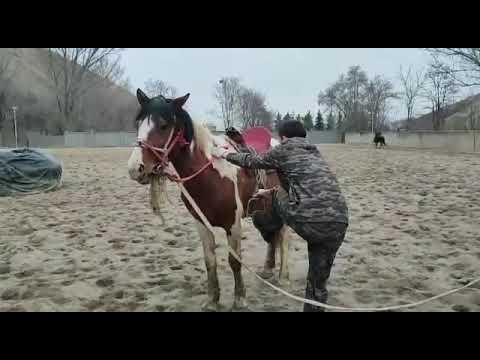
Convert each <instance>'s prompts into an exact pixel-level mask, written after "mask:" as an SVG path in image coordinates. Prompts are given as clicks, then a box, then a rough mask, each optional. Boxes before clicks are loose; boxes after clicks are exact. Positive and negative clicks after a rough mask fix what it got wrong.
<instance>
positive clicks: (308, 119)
mask: <svg viewBox="0 0 480 360" xmlns="http://www.w3.org/2000/svg"><path fill="white" fill-rule="evenodd" d="M303 126H305V130H307V131H310V130H312V129H313V117H312V114H310V111H309V112H308V113H307V114H306V115H305V116H304V117H303Z"/></svg>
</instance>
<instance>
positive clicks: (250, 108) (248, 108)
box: [237, 87, 271, 129]
mask: <svg viewBox="0 0 480 360" xmlns="http://www.w3.org/2000/svg"><path fill="white" fill-rule="evenodd" d="M237 107H238V117H239V123H240V124H241V125H242V127H243V128H244V129H246V128H249V127H254V126H264V125H265V123H268V125H269V126H270V125H271V124H270V113H269V111H268V110H267V107H266V105H265V96H264V95H262V94H261V93H260V92H258V91H256V90H254V89H249V88H243V87H242V88H241V89H240V91H239V95H238V101H237Z"/></svg>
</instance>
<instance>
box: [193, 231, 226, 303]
mask: <svg viewBox="0 0 480 360" xmlns="http://www.w3.org/2000/svg"><path fill="white" fill-rule="evenodd" d="M197 229H198V233H199V235H200V239H201V240H202V246H203V253H204V256H205V265H206V267H207V278H208V301H207V302H206V303H205V304H204V305H203V308H204V309H205V310H207V311H217V310H218V302H219V300H220V287H219V285H218V276H217V259H216V256H215V237H214V235H213V234H212V232H211V231H210V230H208V229H207V228H206V227H205V225H203V224H202V223H201V222H197Z"/></svg>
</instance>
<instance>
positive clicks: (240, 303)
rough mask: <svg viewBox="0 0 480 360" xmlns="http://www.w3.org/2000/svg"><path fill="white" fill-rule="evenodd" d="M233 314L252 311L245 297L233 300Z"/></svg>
mask: <svg viewBox="0 0 480 360" xmlns="http://www.w3.org/2000/svg"><path fill="white" fill-rule="evenodd" d="M231 311H232V312H248V311H250V309H249V308H248V304H247V300H246V299H245V298H244V297H236V298H235V299H234V300H233V305H232V309H231Z"/></svg>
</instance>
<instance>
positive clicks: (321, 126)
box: [315, 110, 325, 131]
mask: <svg viewBox="0 0 480 360" xmlns="http://www.w3.org/2000/svg"><path fill="white" fill-rule="evenodd" d="M315 130H320V131H323V130H325V123H324V122H323V117H322V113H321V112H320V110H318V113H317V117H316V118H315Z"/></svg>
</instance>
